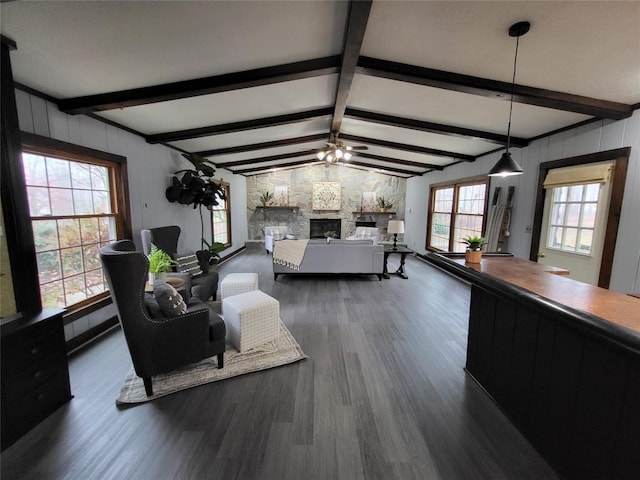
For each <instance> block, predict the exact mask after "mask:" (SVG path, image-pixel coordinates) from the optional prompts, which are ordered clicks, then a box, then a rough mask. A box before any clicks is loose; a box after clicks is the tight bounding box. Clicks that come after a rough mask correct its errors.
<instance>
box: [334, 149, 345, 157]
mask: <svg viewBox="0 0 640 480" xmlns="http://www.w3.org/2000/svg"><path fill="white" fill-rule="evenodd" d="M334 153H335V155H336V158H342V156H343V155H344V153H343V151H342V150H340V149H339V148H336V151H335V152H334Z"/></svg>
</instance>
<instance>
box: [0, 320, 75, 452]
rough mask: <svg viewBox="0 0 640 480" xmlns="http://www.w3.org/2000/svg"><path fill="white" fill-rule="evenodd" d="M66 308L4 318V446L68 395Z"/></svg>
mask: <svg viewBox="0 0 640 480" xmlns="http://www.w3.org/2000/svg"><path fill="white" fill-rule="evenodd" d="M63 313H64V310H43V311H42V312H40V313H38V314H36V315H32V316H25V317H22V318H19V319H16V320H14V321H10V322H7V323H5V324H3V325H2V327H1V330H0V331H1V335H2V345H1V346H2V364H1V370H2V399H1V400H2V419H1V420H2V450H4V449H5V448H7V447H8V446H10V445H11V444H13V443H14V442H15V441H16V440H18V439H19V438H20V437H21V436H23V435H24V434H25V433H27V432H28V431H29V430H30V429H32V428H33V427H35V426H36V425H37V424H38V423H40V422H41V421H42V420H43V419H45V418H46V417H47V416H48V415H50V414H51V413H52V412H53V411H54V410H56V409H57V408H59V407H60V406H62V405H63V404H64V403H66V402H68V401H69V400H70V399H71V388H70V386H69V367H68V363H67V353H66V349H65V339H64V326H63V322H62V314H63Z"/></svg>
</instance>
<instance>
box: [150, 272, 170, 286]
mask: <svg viewBox="0 0 640 480" xmlns="http://www.w3.org/2000/svg"><path fill="white" fill-rule="evenodd" d="M166 278H167V272H158V273H153V272H149V283H150V284H151V285H153V282H155V281H156V280H161V281H163V282H164V281H165V280H166Z"/></svg>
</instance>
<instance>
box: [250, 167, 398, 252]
mask: <svg viewBox="0 0 640 480" xmlns="http://www.w3.org/2000/svg"><path fill="white" fill-rule="evenodd" d="M314 182H340V183H341V208H340V210H339V211H318V210H313V209H312V202H311V195H312V190H313V183H314ZM406 183H407V182H406V179H404V178H400V177H394V176H390V175H384V174H381V173H375V172H369V171H367V170H361V169H357V168H349V167H344V166H341V165H332V166H330V167H328V168H326V167H325V166H324V165H314V166H309V167H305V168H295V169H291V170H281V171H275V172H271V173H268V174H263V175H255V176H251V177H247V227H248V239H249V240H250V241H251V240H254V241H257V240H263V239H264V227H265V226H266V225H286V226H287V227H288V230H289V232H293V233H294V234H297V235H298V236H299V237H300V238H309V219H311V218H340V219H341V220H342V232H341V237H342V238H345V237H346V236H348V235H351V234H353V232H354V231H355V228H356V223H355V222H356V219H358V217H361V218H360V219H361V220H365V221H370V220H372V221H376V222H377V225H376V226H377V227H379V228H380V230H381V232H382V233H383V234H385V233H386V227H387V223H388V221H389V219H390V218H399V219H404V211H405V195H406ZM276 186H287V187H288V189H289V206H290V207H297V208H291V209H280V208H278V209H274V208H256V207H260V206H262V203H261V202H260V194H261V193H262V192H264V191H265V190H268V191H269V192H271V193H273V192H274V190H275V187H276ZM363 192H376V196H377V197H378V198H379V197H381V196H383V197H385V199H387V200H389V201H391V203H392V204H393V208H391V209H390V211H391V212H395V214H389V213H368V214H365V215H357V214H354V213H353V212H360V211H361V205H362V193H363Z"/></svg>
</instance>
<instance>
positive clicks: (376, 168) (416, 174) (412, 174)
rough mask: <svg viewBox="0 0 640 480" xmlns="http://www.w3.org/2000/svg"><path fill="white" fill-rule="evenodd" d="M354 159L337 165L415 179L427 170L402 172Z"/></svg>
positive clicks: (401, 170)
mask: <svg viewBox="0 0 640 480" xmlns="http://www.w3.org/2000/svg"><path fill="white" fill-rule="evenodd" d="M354 158H355V157H352V158H351V160H349V161H348V162H346V161H343V160H340V161H339V162H338V163H339V164H340V165H346V166H349V165H358V166H360V167H365V168H369V169H373V170H384V171H387V172H395V173H400V174H402V175H409V176H411V177H416V176H418V177H419V176H422V175H423V174H425V173H426V171H427V170H428V167H427V170H425V171H423V172H416V171H414V170H403V169H401V168H396V167H388V166H382V165H373V164H371V163H367V162H360V161H358V160H354Z"/></svg>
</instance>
